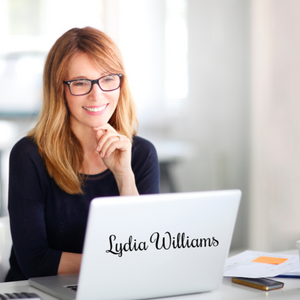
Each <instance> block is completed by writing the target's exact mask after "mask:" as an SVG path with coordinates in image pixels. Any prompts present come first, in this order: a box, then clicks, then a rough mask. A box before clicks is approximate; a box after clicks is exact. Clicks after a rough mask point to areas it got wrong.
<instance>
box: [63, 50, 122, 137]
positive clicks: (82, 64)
mask: <svg viewBox="0 0 300 300" xmlns="http://www.w3.org/2000/svg"><path fill="white" fill-rule="evenodd" d="M104 75H107V73H105V72H104V71H103V70H100V69H99V68H97V67H96V66H95V64H94V63H93V61H92V60H91V59H90V57H89V56H88V55H87V54H85V53H78V54H76V55H75V56H73V57H72V58H71V60H70V62H69V65H68V73H67V78H65V80H66V81H70V80H74V79H91V80H94V79H98V78H100V77H102V76H104ZM65 96H66V100H67V104H68V107H69V110H70V121H71V127H72V129H73V130H74V132H77V130H80V131H82V130H85V129H87V128H93V127H99V126H102V125H105V124H107V123H108V121H109V119H110V118H111V116H112V114H113V113H114V111H115V109H116V106H117V104H118V100H119V96H120V88H118V89H117V90H115V91H111V92H103V91H102V90H101V89H100V87H99V86H98V85H97V84H94V85H93V88H92V90H91V92H90V93H89V94H87V95H83V96H74V95H72V94H71V93H70V90H69V88H68V86H67V85H66V84H65Z"/></svg>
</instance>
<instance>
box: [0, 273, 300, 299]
mask: <svg viewBox="0 0 300 300" xmlns="http://www.w3.org/2000/svg"><path fill="white" fill-rule="evenodd" d="M278 280H279V281H283V282H284V288H282V289H279V290H274V291H270V292H264V291H260V290H256V289H253V288H248V287H244V286H242V285H238V284H235V283H232V282H231V279H230V278H224V279H223V284H222V286H221V287H220V289H219V290H217V291H213V292H208V293H200V294H194V295H188V296H178V297H170V298H168V300H171V299H172V300H173V299H174V300H196V299H199V300H243V299H282V300H296V299H297V300H298V299H299V298H300V279H291V278H279V279H278ZM13 292H31V293H37V294H38V295H39V296H40V297H41V298H42V299H43V300H56V298H54V297H52V296H50V295H48V294H46V293H44V292H42V291H40V290H38V289H35V288H33V287H31V286H29V285H28V282H27V281H19V282H7V283H0V293H13ZM164 299H166V298H164Z"/></svg>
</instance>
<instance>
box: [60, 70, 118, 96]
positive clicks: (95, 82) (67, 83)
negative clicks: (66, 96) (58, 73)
mask: <svg viewBox="0 0 300 300" xmlns="http://www.w3.org/2000/svg"><path fill="white" fill-rule="evenodd" d="M111 75H117V76H119V77H120V83H119V85H118V87H117V88H115V89H112V90H103V89H102V87H101V86H100V83H99V80H100V79H102V78H104V77H107V76H111ZM122 77H123V74H108V75H104V76H102V77H100V78H98V79H94V80H92V79H86V78H82V79H73V80H69V81H65V80H64V81H63V83H65V84H66V85H68V88H69V91H70V93H71V95H73V96H84V95H87V94H89V93H90V92H91V90H92V89H93V86H94V84H97V85H98V86H99V88H100V90H101V91H103V92H112V91H115V90H117V89H118V88H119V87H120V86H121V83H122ZM80 80H87V81H90V82H91V88H90V90H89V91H88V92H87V93H84V94H80V95H74V94H73V93H72V92H71V87H70V84H71V83H72V82H74V81H80Z"/></svg>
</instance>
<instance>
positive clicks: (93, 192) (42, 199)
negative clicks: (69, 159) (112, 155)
mask: <svg viewBox="0 0 300 300" xmlns="http://www.w3.org/2000/svg"><path fill="white" fill-rule="evenodd" d="M131 164H132V170H133V172H134V175H135V181H136V186H137V189H138V192H139V193H140V194H154V193H159V165H158V159H157V154H156V150H155V148H154V146H153V145H152V144H151V143H150V142H149V141H147V140H145V139H142V138H140V137H137V136H135V137H134V138H133V145H132V161H131ZM83 192H84V194H83V195H71V194H68V193H66V192H64V191H63V190H61V189H60V188H59V187H58V185H57V184H56V183H55V181H54V180H53V178H51V177H50V176H49V174H48V172H47V170H46V168H45V165H44V163H43V159H42V157H41V156H40V154H39V152H38V149H37V146H36V145H35V144H34V142H32V141H31V140H29V139H28V138H22V139H21V140H20V141H19V142H17V143H16V145H15V146H14V147H13V149H12V151H11V154H10V169H9V200H8V210H9V216H10V224H11V233H12V239H13V247H12V251H11V256H10V266H11V269H10V271H9V273H8V275H7V278H6V281H15V280H25V279H28V278H30V277H40V276H50V275H56V274H57V270H58V265H59V262H60V257H61V254H62V252H73V253H82V248H83V241H84V235H85V229H86V224H87V217H88V210H89V205H90V202H91V200H92V199H93V198H95V197H101V196H116V195H119V190H118V187H117V183H116V181H115V178H114V175H113V173H112V172H111V171H110V170H106V171H104V172H103V173H101V174H98V175H88V176H87V178H86V181H85V183H84V186H83Z"/></svg>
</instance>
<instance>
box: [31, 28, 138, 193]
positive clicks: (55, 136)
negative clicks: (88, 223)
mask: <svg viewBox="0 0 300 300" xmlns="http://www.w3.org/2000/svg"><path fill="white" fill-rule="evenodd" d="M77 53H86V54H87V55H89V57H90V58H91V59H92V60H93V61H94V63H95V64H96V65H97V66H99V68H101V69H102V70H105V71H106V72H109V73H120V74H122V75H123V76H122V82H121V86H120V96H119V101H118V105H117V107H116V110H115V111H114V113H113V115H112V117H111V119H110V120H109V123H110V125H111V126H113V127H114V128H115V129H116V130H117V131H118V132H120V133H122V134H124V135H126V136H127V137H128V138H129V139H131V140H132V137H133V135H135V134H136V129H135V128H136V127H135V126H136V125H137V124H138V122H137V118H136V112H135V105H134V101H133V97H132V95H131V93H130V89H129V86H128V80H127V76H126V72H125V69H124V63H123V60H122V56H121V53H120V51H119V49H118V47H117V46H116V45H115V44H114V42H113V41H112V40H111V39H110V38H109V37H108V36H107V35H106V34H105V33H103V32H102V31H100V30H97V29H94V28H91V27H85V28H73V29H71V30H69V31H67V32H66V33H65V34H63V35H62V36H61V37H60V38H59V39H58V40H57V41H56V42H55V44H54V45H53V47H52V48H51V50H50V52H49V54H48V56H47V59H46V63H45V68H44V76H43V106H42V109H41V112H40V116H39V120H38V122H37V124H36V126H35V127H34V128H33V129H32V130H31V131H30V132H29V134H28V137H29V138H31V139H33V140H34V142H35V143H36V144H37V147H38V150H39V153H40V154H41V156H42V157H43V159H44V162H45V166H46V168H47V171H48V173H49V175H50V176H51V177H53V179H54V180H55V182H56V184H57V185H58V186H59V187H60V188H61V189H62V190H64V191H65V192H67V193H69V194H82V193H83V192H82V185H83V183H84V177H83V175H81V174H80V172H79V171H80V168H81V166H82V163H83V148H82V145H81V143H80V141H79V140H78V138H77V137H76V135H75V134H74V133H73V131H72V129H71V126H70V112H69V110H68V108H67V105H66V103H65V95H64V87H63V80H65V79H66V74H67V71H68V63H69V61H70V59H71V58H72V57H73V56H74V55H75V54H77Z"/></svg>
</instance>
